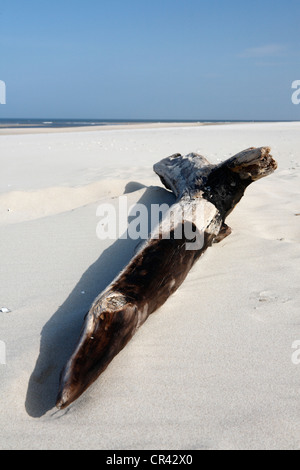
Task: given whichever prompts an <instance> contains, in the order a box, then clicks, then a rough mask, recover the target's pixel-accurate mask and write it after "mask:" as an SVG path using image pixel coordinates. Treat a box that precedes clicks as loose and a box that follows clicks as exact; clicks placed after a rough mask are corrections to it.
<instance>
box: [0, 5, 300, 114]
mask: <svg viewBox="0 0 300 470" xmlns="http://www.w3.org/2000/svg"><path fill="white" fill-rule="evenodd" d="M0 80H3V81H5V83H6V103H7V104H5V105H0V117H2V118H8V117H9V118H18V117H19V118H22V117H23V118H25V117H31V118H45V117H51V118H92V119H95V118H98V119H101V118H103V119H105V118H107V119H108V118H109V119H118V118H120V119H127V118H128V119H199V120H201V119H253V120H255V119H278V120H280V119H297V120H299V119H300V105H299V106H295V105H293V104H292V101H291V95H292V89H291V84H292V82H293V81H294V80H300V1H299V0H251V1H250V0H82V1H79V0H51V1H50V0H0Z"/></svg>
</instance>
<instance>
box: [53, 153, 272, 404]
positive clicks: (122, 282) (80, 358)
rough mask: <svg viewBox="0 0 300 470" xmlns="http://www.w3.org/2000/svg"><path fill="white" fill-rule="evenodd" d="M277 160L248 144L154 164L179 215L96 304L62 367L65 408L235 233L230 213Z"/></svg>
mask: <svg viewBox="0 0 300 470" xmlns="http://www.w3.org/2000/svg"><path fill="white" fill-rule="evenodd" d="M276 168H277V164H276V162H275V160H274V159H273V158H272V156H271V155H270V148H268V147H262V148H251V149H247V150H245V151H243V152H241V153H239V154H237V155H235V156H234V157H232V158H230V159H228V160H226V161H225V162H223V163H221V164H219V165H212V164H210V163H209V162H208V161H207V160H206V158H204V157H202V156H200V155H197V154H190V155H187V156H181V155H180V154H176V155H172V156H171V157H168V158H165V159H164V160H162V161H160V162H159V163H157V164H156V165H154V171H155V172H156V173H157V174H158V176H159V177H160V178H161V181H162V182H163V184H164V185H165V186H166V187H167V189H170V190H172V191H173V193H174V194H175V195H176V197H177V202H176V203H175V204H174V206H172V208H171V210H172V214H173V218H172V219H171V218H170V217H169V218H168V223H166V221H165V220H163V221H162V222H161V224H160V225H159V227H158V228H157V229H156V233H154V234H153V233H152V235H151V236H150V237H149V239H148V240H147V241H146V242H145V244H144V245H143V246H142V247H141V248H140V250H139V251H138V253H137V254H136V255H135V256H134V258H133V259H132V260H131V262H130V263H129V264H128V265H127V267H125V269H124V270H123V271H122V272H121V273H120V274H119V275H118V276H117V278H116V279H115V280H114V281H113V282H112V283H111V284H110V285H109V286H108V287H107V288H106V289H105V291H104V292H102V293H101V294H100V295H99V296H98V297H97V298H96V300H95V301H94V303H93V304H92V306H91V308H90V310H89V312H88V314H87V315H86V317H85V321H84V324H83V328H82V331H81V335H80V338H79V341H78V344H77V347H76V349H75V351H74V353H73V355H72V356H71V358H70V360H69V361H68V363H67V364H66V366H65V367H64V369H63V371H62V373H61V378H60V389H59V393H58V397H57V402H56V406H57V407H58V408H65V407H67V406H68V405H70V403H72V402H73V401H74V400H76V399H77V398H78V397H79V396H80V395H81V394H82V393H83V392H84V391H85V390H86V389H87V388H88V387H89V386H90V385H91V384H92V383H93V382H94V381H95V380H96V379H97V378H98V377H99V375H100V374H101V373H102V372H103V371H104V370H105V368H106V367H107V366H108V364H109V363H110V362H111V360H112V359H113V358H114V357H115V356H116V355H117V354H118V353H119V352H120V351H121V350H122V349H123V348H124V346H125V345H126V344H127V342H128V341H129V340H130V339H131V338H132V336H133V335H134V333H135V332H136V330H137V328H139V327H140V326H141V325H142V324H143V323H144V322H145V320H146V319H147V318H148V316H149V315H150V314H151V313H152V312H154V311H155V310H157V309H158V308H159V307H160V306H161V305H162V304H163V303H164V302H165V301H166V300H167V299H168V297H169V296H170V295H171V294H173V293H174V292H175V291H176V289H178V287H179V286H180V285H181V284H182V282H183V281H184V279H185V277H186V276H187V274H188V272H189V271H190V269H191V267H192V266H193V265H194V263H195V262H196V261H197V260H198V259H199V257H200V256H201V255H202V254H203V253H204V251H205V250H206V249H207V248H208V247H209V246H210V245H212V243H213V242H218V241H220V240H222V239H223V238H224V237H226V236H227V235H229V234H230V233H231V230H230V228H229V227H228V226H227V225H226V224H225V220H226V217H227V216H228V214H229V213H230V212H231V211H232V210H233V208H234V207H235V205H236V204H237V203H238V202H239V201H240V199H241V198H242V196H243V195H244V192H245V189H246V188H247V186H249V184H250V183H252V182H253V181H256V180H258V179H260V178H263V177H264V176H267V175H269V174H270V173H272V172H273V171H274V170H275V169H276ZM182 214H183V216H182ZM170 220H171V222H170ZM186 223H188V224H189V229H190V234H189V235H186V230H184V228H185V225H186ZM179 228H181V229H182V230H181V235H180V236H178V233H180V230H178V229H179ZM191 232H192V233H191ZM176 235H177V236H176Z"/></svg>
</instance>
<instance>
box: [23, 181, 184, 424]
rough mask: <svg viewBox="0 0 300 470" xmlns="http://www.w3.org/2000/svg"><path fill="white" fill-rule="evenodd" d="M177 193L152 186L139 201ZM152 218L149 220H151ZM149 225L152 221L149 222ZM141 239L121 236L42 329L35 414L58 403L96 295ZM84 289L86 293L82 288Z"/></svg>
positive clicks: (31, 386) (168, 199)
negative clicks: (66, 367) (63, 377)
mask: <svg viewBox="0 0 300 470" xmlns="http://www.w3.org/2000/svg"><path fill="white" fill-rule="evenodd" d="M143 187H144V186H142V185H141V184H139V183H136V182H131V183H128V185H127V186H126V189H125V193H124V194H128V193H131V192H134V191H137V190H138V189H141V188H143ZM174 202H175V197H174V195H173V194H172V193H170V192H169V191H166V190H165V189H163V188H159V187H155V186H154V187H149V188H147V189H146V191H145V193H144V194H143V196H142V197H141V198H140V200H139V201H138V203H139V204H144V205H145V206H146V207H147V209H148V214H149V218H150V208H151V204H163V203H166V204H168V205H172V204H173V203H174ZM149 222H150V221H149ZM149 227H150V224H149ZM140 242H141V240H131V239H130V238H127V239H118V240H116V241H115V242H114V243H113V244H112V245H111V246H110V247H109V248H107V249H106V250H105V251H103V253H102V254H101V256H100V257H99V258H98V260H97V261H96V262H95V263H93V264H92V265H91V266H90V267H89V268H88V269H87V270H86V271H85V273H84V274H83V275H82V277H81V278H80V280H79V281H78V283H77V284H76V286H75V287H74V289H73V290H72V292H71V293H70V295H69V296H68V298H67V299H66V300H65V302H64V303H63V304H62V305H61V306H60V307H59V309H58V310H57V311H56V312H55V313H54V314H53V316H52V317H51V318H50V320H49V321H48V322H47V323H46V324H45V326H44V327H43V329H42V332H41V342H40V352H39V357H38V359H37V362H36V365H35V368H34V371H33V372H32V374H31V377H30V380H29V383H28V389H27V396H26V402H25V407H26V411H27V413H28V414H29V415H30V416H32V417H35V418H38V417H41V416H43V415H44V414H46V413H47V412H48V411H49V410H51V409H52V408H53V407H54V406H55V400H56V396H57V392H58V385H59V375H60V372H61V370H62V368H63V366H64V365H65V363H66V362H67V360H68V359H69V357H70V356H71V354H72V352H73V350H74V348H75V345H76V343H77V340H78V337H79V334H80V330H81V327H82V324H83V319H84V316H85V314H86V312H87V311H88V310H89V308H90V306H91V304H92V302H93V301H94V299H95V298H96V297H97V296H98V295H99V294H100V293H101V292H102V291H103V290H104V289H105V288H106V287H107V286H108V285H109V284H110V282H111V281H112V280H113V279H114V278H115V277H116V275H117V274H118V273H119V272H120V271H121V270H122V269H123V268H124V266H126V264H128V262H129V261H130V259H131V258H132V256H133V255H134V251H135V248H136V246H137V245H138V244H139V243H140ZM82 291H85V292H86V295H82V294H81V292H82Z"/></svg>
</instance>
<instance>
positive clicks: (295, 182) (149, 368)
mask: <svg viewBox="0 0 300 470" xmlns="http://www.w3.org/2000/svg"><path fill="white" fill-rule="evenodd" d="M0 145H1V155H0V165H1V176H2V178H1V184H0V225H1V230H0V240H1V242H0V259H1V266H2V269H1V271H0V286H1V287H0V308H1V307H7V308H8V309H9V310H11V312H8V313H1V312H0V340H1V341H3V342H4V344H5V347H6V364H5V365H4V364H1V363H0V392H1V393H0V403H1V406H0V420H1V430H0V448H1V449H298V448H300V424H299V419H298V415H299V411H300V365H295V364H293V362H292V360H291V357H292V353H293V349H292V344H293V342H294V341H295V340H300V333H299V306H300V294H299V281H300V271H299V265H300V263H299V261H300V246H299V240H300V217H299V216H298V215H297V214H299V213H300V202H299V201H300V197H299V196H300V159H299V153H298V149H299V148H300V123H265V124H255V123H253V124H232V125H227V126H221V125H216V126H196V127H188V126H187V127H162V128H141V129H134V128H130V129H109V130H108V129H106V130H103V129H101V130H94V131H90V132H87V131H86V132H79V131H78V130H77V132H68V133H64V132H60V133H54V132H52V133H49V134H47V133H45V132H44V133H39V134H31V133H30V131H29V130H27V132H24V133H23V134H21V135H18V134H17V135H1V136H0ZM261 145H269V146H271V148H272V154H273V155H274V157H275V158H276V160H277V161H278V164H279V168H278V170H277V171H276V173H275V174H274V175H272V176H270V177H268V178H266V179H263V180H261V181H259V182H257V183H255V184H253V185H252V186H251V187H250V188H249V189H248V190H247V192H246V194H245V197H244V198H243V199H242V201H241V202H240V204H239V205H238V206H237V207H236V209H235V210H234V212H233V213H232V214H231V215H230V217H229V219H228V224H229V225H230V226H231V227H232V229H233V234H232V235H231V236H230V237H228V238H226V239H225V240H224V241H223V242H221V243H220V244H218V245H215V246H213V247H212V248H210V249H209V250H208V251H207V252H206V254H205V256H204V257H203V258H202V259H201V260H200V261H199V262H198V263H197V264H196V266H195V267H194V268H193V270H192V271H191V272H190V274H189V276H188V278H187V279H186V281H185V283H184V284H183V285H182V287H181V288H180V289H179V290H178V291H177V293H175V295H174V296H172V297H171V298H170V299H169V300H168V302H167V303H166V304H165V305H164V306H163V307H162V308H161V309H160V310H159V311H157V312H156V313H155V314H153V315H152V316H151V317H150V318H149V319H148V320H147V322H146V323H145V324H144V325H143V326H142V328H141V329H140V330H139V331H138V332H137V334H136V335H135V337H134V338H133V339H132V340H131V342H130V343H129V344H128V345H127V346H126V348H125V349H124V350H123V351H122V352H121V353H120V354H119V355H118V356H117V357H116V358H115V359H114V360H113V362H112V363H111V364H110V366H109V367H108V369H107V370H106V371H105V372H104V374H103V375H102V376H101V377H100V379H99V380H98V381H97V382H96V383H95V384H94V385H93V386H92V387H91V388H90V389H88V390H87V392H86V393H85V394H84V395H83V396H82V397H80V399H79V400H78V401H77V402H75V403H74V404H73V405H72V406H71V407H70V408H69V409H67V410H66V411H63V412H62V411H60V412H58V411H56V409H55V408H54V402H55V397H56V392H57V386H58V380H59V372H60V369H61V367H62V365H63V364H64V362H65V360H66V358H67V357H68V356H69V354H70V353H71V351H72V348H73V346H74V344H75V342H76V339H77V337H78V334H79V331H80V328H81V324H82V320H83V317H84V315H85V313H86V311H87V310H88V309H89V306H90V304H91V302H92V301H93V300H94V298H95V297H96V295H98V294H99V293H100V292H101V290H102V289H104V288H105V287H106V286H107V284H108V283H109V282H110V281H111V280H112V279H113V278H114V277H115V275H116V274H117V273H118V272H119V271H120V269H122V267H123V266H124V265H125V264H126V263H127V262H128V261H129V260H130V259H131V257H132V256H133V254H134V250H135V249H136V246H137V244H138V243H139V240H130V239H117V240H99V239H98V238H97V236H96V226H97V223H98V219H97V216H96V210H97V207H98V205H99V203H101V202H109V203H111V204H113V205H114V206H115V207H117V206H118V198H119V196H121V195H123V194H126V195H127V197H128V201H129V203H130V204H136V203H138V202H142V203H144V204H145V205H146V206H148V207H150V205H151V204H153V203H163V202H166V203H168V204H172V202H173V201H174V198H173V196H172V194H171V193H170V192H168V191H166V190H165V189H164V188H162V185H161V183H160V181H159V179H158V178H157V177H156V175H155V174H154V173H153V171H152V165H153V164H154V163H155V162H156V161H158V160H160V159H161V158H163V157H165V156H168V155H171V154H172V153H175V152H181V153H188V152H191V151H198V152H199V153H202V154H204V155H205V156H207V157H208V158H209V159H211V161H213V162H217V161H219V160H223V159H225V158H227V157H229V156H230V155H233V154H235V153H237V152H238V151H240V150H242V149H245V148H248V147H250V146H261ZM8 209H9V210H8Z"/></svg>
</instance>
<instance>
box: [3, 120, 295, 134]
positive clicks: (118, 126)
mask: <svg viewBox="0 0 300 470" xmlns="http://www.w3.org/2000/svg"><path fill="white" fill-rule="evenodd" d="M3 121H4V120H3V119H2V123H1V119H0V135H22V134H45V133H46V134H48V133H66V132H67V133H69V132H94V131H110V130H135V129H163V128H170V127H174V128H176V127H177V128H178V127H181V128H182V127H202V126H215V125H231V124H254V123H258V122H262V123H272V122H274V123H276V122H291V123H292V122H296V121H182V122H180V121H124V122H122V121H118V122H111V123H110V122H107V121H103V124H98V125H93V124H88V123H87V124H85V125H77V124H74V125H72V124H71V123H72V121H69V125H66V126H64V125H63V123H62V125H55V124H54V125H53V126H50V125H47V124H48V123H47V122H46V121H45V122H44V124H42V120H41V124H38V123H37V124H36V125H34V124H33V123H27V124H26V123H24V122H15V123H8V122H3ZM16 121H17V120H16ZM20 121H21V120H20ZM24 121H25V120H24ZM51 123H52V122H50V121H49V124H51Z"/></svg>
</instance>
